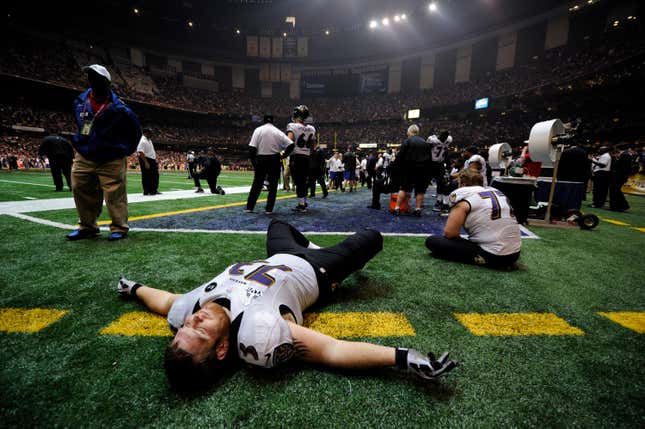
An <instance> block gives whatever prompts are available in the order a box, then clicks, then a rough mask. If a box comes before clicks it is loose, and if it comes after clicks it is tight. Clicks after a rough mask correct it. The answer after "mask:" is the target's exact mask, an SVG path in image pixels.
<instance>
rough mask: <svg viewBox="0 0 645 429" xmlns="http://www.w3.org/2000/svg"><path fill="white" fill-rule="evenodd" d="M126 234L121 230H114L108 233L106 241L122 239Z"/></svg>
mask: <svg viewBox="0 0 645 429" xmlns="http://www.w3.org/2000/svg"><path fill="white" fill-rule="evenodd" d="M127 236H128V233H127V232H121V231H114V232H112V233H110V235H108V241H117V240H123V239H124V238H126V237H127Z"/></svg>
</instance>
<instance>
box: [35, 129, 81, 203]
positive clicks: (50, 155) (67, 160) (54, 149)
mask: <svg viewBox="0 0 645 429" xmlns="http://www.w3.org/2000/svg"><path fill="white" fill-rule="evenodd" d="M38 156H39V157H41V158H43V157H45V156H46V157H47V159H48V160H49V169H50V171H51V174H52V178H53V179H54V186H55V187H56V192H62V191H63V176H65V180H66V181H67V186H68V187H69V190H70V191H71V190H72V180H71V173H72V161H73V160H74V150H73V149H72V145H71V144H70V143H69V141H67V140H66V139H64V138H63V137H61V136H59V135H58V134H56V133H54V132H53V133H50V134H49V135H48V136H47V137H45V138H44V139H43V142H42V144H41V145H40V148H39V149H38Z"/></svg>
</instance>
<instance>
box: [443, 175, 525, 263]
mask: <svg viewBox="0 0 645 429" xmlns="http://www.w3.org/2000/svg"><path fill="white" fill-rule="evenodd" d="M449 200H450V205H455V204H457V203H458V202H460V201H466V202H468V204H470V212H469V213H468V216H466V222H465V224H464V228H465V229H466V231H467V232H468V239H469V240H470V241H472V242H474V243H477V244H478V245H479V246H480V247H481V248H482V249H484V250H485V251H487V252H490V253H492V254H494V255H500V256H503V255H510V254H512V253H517V252H519V251H520V248H521V247H522V237H521V234H520V226H519V225H518V223H517V221H516V220H515V216H514V215H513V212H512V210H511V206H510V205H509V203H508V200H507V198H506V195H504V194H503V193H502V192H501V191H499V190H497V189H495V188H485V187H483V186H464V187H463V188H459V189H457V190H456V191H454V192H453V193H451V194H450V197H449Z"/></svg>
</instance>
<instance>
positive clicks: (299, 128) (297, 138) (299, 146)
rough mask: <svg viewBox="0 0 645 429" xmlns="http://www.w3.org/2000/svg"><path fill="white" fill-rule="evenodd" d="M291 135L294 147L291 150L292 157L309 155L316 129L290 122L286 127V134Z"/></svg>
mask: <svg viewBox="0 0 645 429" xmlns="http://www.w3.org/2000/svg"><path fill="white" fill-rule="evenodd" d="M289 131H291V132H292V133H293V141H294V142H295V143H296V147H295V148H293V152H291V154H292V155H309V154H310V151H311V148H312V147H313V145H314V139H315V138H316V129H315V128H314V127H313V125H305V124H301V123H299V122H291V123H289V125H287V134H289Z"/></svg>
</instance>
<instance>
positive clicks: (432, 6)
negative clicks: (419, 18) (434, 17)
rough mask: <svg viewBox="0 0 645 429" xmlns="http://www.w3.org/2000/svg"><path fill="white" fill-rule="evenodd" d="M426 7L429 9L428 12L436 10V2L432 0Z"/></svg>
mask: <svg viewBox="0 0 645 429" xmlns="http://www.w3.org/2000/svg"><path fill="white" fill-rule="evenodd" d="M428 9H430V12H436V11H437V3H435V2H432V3H430V4H429V5H428Z"/></svg>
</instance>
